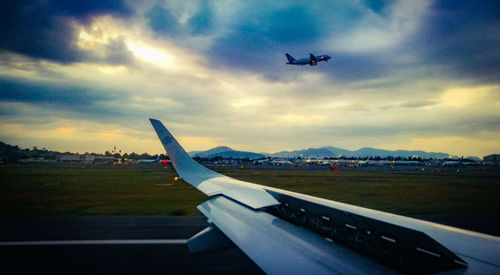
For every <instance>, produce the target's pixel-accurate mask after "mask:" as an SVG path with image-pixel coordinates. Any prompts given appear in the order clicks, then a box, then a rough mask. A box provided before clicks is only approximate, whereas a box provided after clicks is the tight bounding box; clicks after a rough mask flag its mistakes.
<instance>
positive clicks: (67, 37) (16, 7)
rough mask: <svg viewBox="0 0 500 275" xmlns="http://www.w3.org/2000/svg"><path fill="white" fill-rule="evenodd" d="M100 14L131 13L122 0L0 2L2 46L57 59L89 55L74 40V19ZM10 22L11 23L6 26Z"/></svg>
mask: <svg viewBox="0 0 500 275" xmlns="http://www.w3.org/2000/svg"><path fill="white" fill-rule="evenodd" d="M101 14H112V15H113V16H128V15H130V14H131V10H129V9H128V8H127V6H126V5H125V4H124V3H123V2H121V1H114V0H106V1H96V2H82V1H73V0H70V1H28V0H26V1H23V0H21V1H4V2H2V4H0V25H2V26H5V27H2V28H1V29H0V36H1V37H2V39H1V40H0V49H2V50H5V51H10V52H14V53H19V54H23V55H27V56H30V57H34V58H43V59H48V60H53V61H57V62H63V63H67V62H79V61H82V60H85V59H86V55H85V53H84V52H82V51H81V50H79V49H78V47H76V45H75V41H76V39H77V37H78V33H77V31H76V29H75V27H74V24H73V23H72V22H73V21H75V22H77V23H78V24H83V25H85V24H87V23H89V21H90V20H91V18H92V17H94V16H98V15H101ZM7 26H8V27H7Z"/></svg>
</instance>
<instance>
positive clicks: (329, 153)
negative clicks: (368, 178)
mask: <svg viewBox="0 0 500 275" xmlns="http://www.w3.org/2000/svg"><path fill="white" fill-rule="evenodd" d="M189 155H190V156H191V157H195V156H198V157H201V158H213V157H217V156H219V157H224V158H249V159H259V158H264V157H265V156H266V155H267V156H271V157H279V158H296V157H299V156H302V157H304V158H324V157H338V156H345V157H355V158H358V157H361V158H364V157H376V156H379V157H381V158H384V157H388V156H392V157H413V156H418V157H421V158H436V159H442V158H447V157H448V156H449V154H447V153H441V152H438V153H436V152H430V153H429V152H424V151H418V150H417V151H408V150H396V151H390V150H382V149H376V148H370V147H365V148H361V149H359V150H356V151H350V150H346V149H342V148H337V147H332V146H326V147H320V148H309V149H302V150H294V151H282V152H277V153H273V154H266V153H252V152H245V151H236V150H233V149H231V148H229V147H227V146H219V147H215V148H213V149H210V150H207V151H192V152H189Z"/></svg>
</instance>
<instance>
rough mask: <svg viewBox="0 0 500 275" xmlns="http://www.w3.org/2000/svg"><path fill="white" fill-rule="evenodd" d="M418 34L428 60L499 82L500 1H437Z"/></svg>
mask: <svg viewBox="0 0 500 275" xmlns="http://www.w3.org/2000/svg"><path fill="white" fill-rule="evenodd" d="M432 9H433V13H432V14H431V15H430V16H429V18H428V21H427V24H426V27H425V28H423V29H422V33H421V35H420V36H419V37H418V40H419V41H415V43H418V44H419V45H420V47H416V49H417V50H418V51H420V52H422V53H423V57H424V58H425V61H426V62H429V63H433V64H437V65H444V66H447V69H449V70H450V72H449V73H451V74H458V75H459V76H460V77H463V76H471V77H473V78H475V79H477V80H479V81H488V82H498V80H499V75H500V35H499V32H498V30H499V29H500V17H499V16H498V15H499V14H500V2H498V1H487V0H480V1H465V0H461V1H455V0H449V1H437V2H436V3H435V5H434V6H432Z"/></svg>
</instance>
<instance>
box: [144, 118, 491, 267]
mask: <svg viewBox="0 0 500 275" xmlns="http://www.w3.org/2000/svg"><path fill="white" fill-rule="evenodd" d="M150 121H151V124H152V125H153V127H154V129H155V130H156V133H157V134H158V137H159V139H160V141H161V143H162V144H163V146H164V148H165V150H166V152H167V154H168V155H169V157H170V159H171V162H172V164H173V166H174V168H175V170H176V172H177V173H178V175H179V176H180V177H181V178H182V179H183V180H184V181H186V182H188V183H189V184H191V185H193V186H194V187H196V188H198V189H199V190H200V191H202V192H203V193H205V194H207V195H208V196H210V198H209V199H208V200H207V201H206V202H204V203H203V204H201V205H199V206H198V209H199V210H200V212H201V213H202V214H203V215H205V216H206V217H207V218H208V220H209V222H210V226H209V228H207V229H206V230H204V231H202V232H200V233H198V234H197V235H195V236H194V237H192V238H191V239H190V241H189V242H188V246H189V248H190V250H193V251H207V250H211V249H220V248H222V247H226V246H227V244H228V243H232V244H235V245H237V246H238V247H239V248H240V249H241V250H242V251H243V252H244V253H245V254H247V255H248V257H249V258H250V259H252V260H253V261H254V262H255V263H256V264H257V265H258V266H259V267H260V268H261V269H262V270H263V271H264V272H266V273H268V274H364V273H365V274H368V273H369V274H377V273H384V274H390V273H398V272H403V273H413V274H415V273H418V274H422V273H440V272H444V273H446V274H500V238H498V237H494V236H490V235H485V234H481V233H476V232H472V231H467V230H462V229H458V228H454V227H450V226H444V225H440V224H436V223H431V222H426V221H421V220H417V219H412V218H407V217H403V216H398V215H394V214H390V213H385V212H381V211H376V210H372V209H367V208H363V207H358V206H353V205H349V204H345V203H340V202H335V201H330V200H325V199H320V198H316V197H312V196H308V195H304V194H299V193H295V192H290V191H286V190H281V189H277V188H272V187H267V186H263V185H259V184H254V183H249V182H244V181H240V180H236V179H233V178H230V177H227V176H224V175H222V174H219V173H217V172H214V171H212V170H210V169H207V168H205V167H203V166H202V165H200V164H198V163H197V162H195V161H194V160H193V159H191V158H190V157H189V156H188V154H187V153H186V152H185V151H184V149H183V148H182V147H181V146H180V145H179V143H178V142H177V141H176V140H175V138H174V137H173V136H172V135H171V134H170V132H169V131H168V130H167V129H166V128H165V127H164V126H163V124H162V123H161V122H160V121H158V120H155V119H150Z"/></svg>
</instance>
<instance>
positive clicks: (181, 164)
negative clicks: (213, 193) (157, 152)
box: [149, 118, 223, 187]
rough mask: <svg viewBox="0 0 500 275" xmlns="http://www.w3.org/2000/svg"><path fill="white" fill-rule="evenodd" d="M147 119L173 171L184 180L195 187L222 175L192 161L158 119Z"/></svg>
mask: <svg viewBox="0 0 500 275" xmlns="http://www.w3.org/2000/svg"><path fill="white" fill-rule="evenodd" d="M149 121H151V124H152V125H153V128H154V129H155V131H156V134H158V138H159V139H160V141H161V143H162V144H163V147H164V148H165V151H166V152H167V154H168V156H169V158H170V160H171V162H172V165H173V166H174V168H175V171H177V174H179V176H180V177H181V178H182V179H184V180H185V181H186V182H188V183H190V184H191V185H193V186H195V187H197V186H198V185H199V184H200V183H201V182H203V181H205V180H207V179H210V178H214V177H222V176H223V175H221V174H219V173H217V172H214V171H212V170H210V169H207V168H205V167H203V166H202V165H200V164H199V163H197V162H196V161H194V160H193V159H192V158H191V157H190V156H189V155H188V154H187V153H186V151H184V149H183V148H182V147H181V146H180V145H179V143H178V142H177V140H175V138H174V136H172V134H170V132H169V131H168V130H167V128H165V126H163V124H162V123H161V122H160V121H159V120H156V119H152V118H150V119H149Z"/></svg>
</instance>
